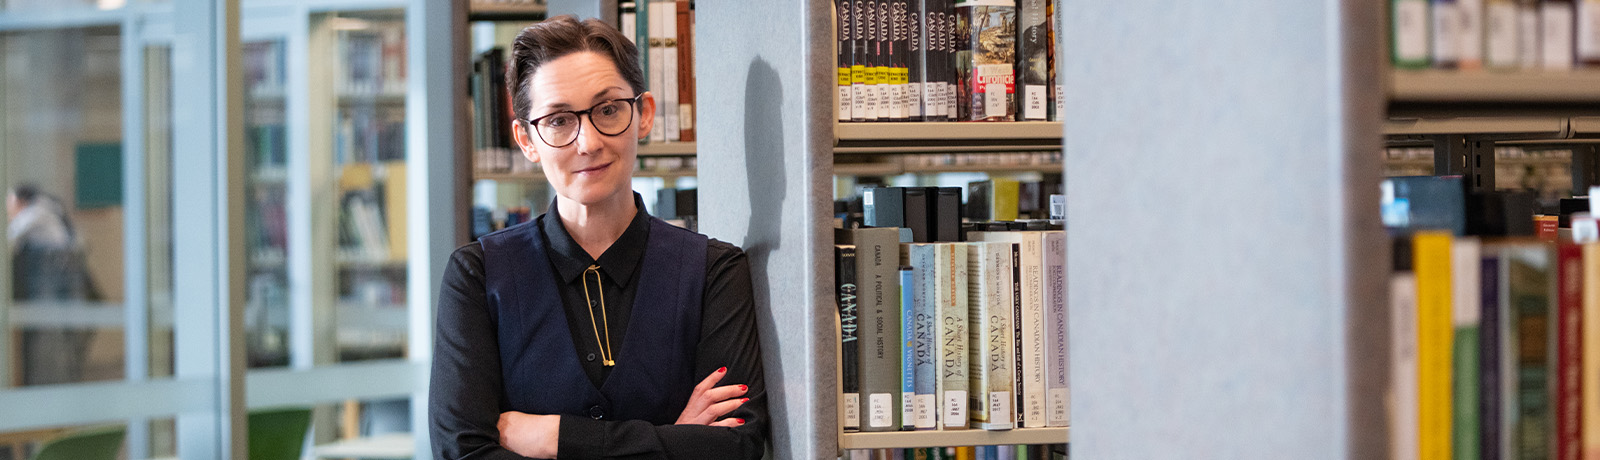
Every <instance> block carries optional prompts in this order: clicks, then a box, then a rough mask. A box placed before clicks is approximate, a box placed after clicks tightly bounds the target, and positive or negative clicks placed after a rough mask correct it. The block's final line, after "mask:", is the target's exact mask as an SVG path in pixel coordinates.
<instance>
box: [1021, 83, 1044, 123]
mask: <svg viewBox="0 0 1600 460" xmlns="http://www.w3.org/2000/svg"><path fill="white" fill-rule="evenodd" d="M1048 91H1049V89H1047V88H1045V87H1044V86H1042V85H1028V86H1024V87H1022V93H1023V94H1022V96H1023V97H1024V98H1025V100H1026V101H1028V103H1027V105H1025V106H1023V109H1024V110H1023V112H1022V117H1023V118H1025V119H1029V120H1043V119H1044V118H1045V117H1046V116H1049V114H1050V109H1049V108H1048V105H1049V104H1050V98H1048V97H1046V96H1047V95H1049V93H1048Z"/></svg>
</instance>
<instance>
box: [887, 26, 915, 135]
mask: <svg viewBox="0 0 1600 460" xmlns="http://www.w3.org/2000/svg"><path fill="white" fill-rule="evenodd" d="M907 11H908V10H907V6H906V0H890V1H889V94H890V100H892V101H893V102H892V103H891V104H890V106H889V118H890V119H891V120H893V121H908V120H910V115H911V112H910V109H911V107H910V106H911V103H910V101H911V97H910V93H909V92H908V91H907V90H908V88H909V85H908V82H907V78H908V77H907V74H908V72H907V71H908V69H907V68H906V65H907V61H906V50H907V47H908V44H907V43H906V42H907V41H908V40H909V39H910V35H909V33H908V32H909V31H910V29H908V28H907V25H908V24H907V22H908V20H909V19H908V18H907V16H906V14H907Z"/></svg>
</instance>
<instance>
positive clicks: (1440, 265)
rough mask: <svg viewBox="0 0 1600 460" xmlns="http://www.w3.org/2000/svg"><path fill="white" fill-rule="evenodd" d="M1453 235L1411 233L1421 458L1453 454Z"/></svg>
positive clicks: (1430, 232)
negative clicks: (1451, 361) (1451, 284)
mask: <svg viewBox="0 0 1600 460" xmlns="http://www.w3.org/2000/svg"><path fill="white" fill-rule="evenodd" d="M1450 248H1451V237H1450V234H1449V233H1446V232H1440V231H1420V232H1417V233H1416V234H1415V235H1413V237H1412V254H1413V256H1414V257H1415V258H1416V261H1415V262H1414V263H1413V265H1412V270H1413V272H1414V273H1416V276H1417V317H1416V318H1417V319H1416V321H1417V395H1418V397H1417V426H1418V428H1417V436H1418V438H1417V439H1418V448H1419V449H1420V452H1421V455H1422V458H1449V455H1450V423H1451V415H1450V399H1451V398H1450V396H1451V389H1450V368H1451V367H1450V353H1451V349H1452V346H1453V345H1452V342H1451V332H1452V329H1451V324H1450V322H1451V319H1450V317H1451V314H1450V312H1451V308H1452V306H1451V305H1452V304H1451V299H1450V295H1451V286H1450V281H1451V260H1450V255H1451V254H1450Z"/></svg>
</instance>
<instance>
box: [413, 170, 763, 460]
mask: <svg viewBox="0 0 1600 460" xmlns="http://www.w3.org/2000/svg"><path fill="white" fill-rule="evenodd" d="M634 204H635V206H637V207H638V210H639V212H638V213H637V214H636V215H635V216H634V218H633V220H632V221H631V222H629V224H628V228H627V229H626V230H624V231H623V233H622V236H621V237H619V238H618V239H617V241H616V242H614V243H612V245H611V247H609V248H607V249H606V251H605V252H604V253H601V254H600V257H599V259H598V260H596V259H594V258H592V257H590V256H589V254H588V253H587V252H586V251H584V250H583V248H582V247H581V246H578V244H577V243H576V242H575V241H574V240H573V239H572V237H571V235H570V234H568V233H567V230H566V227H565V226H564V225H562V224H561V219H560V215H559V212H558V211H557V210H556V207H555V206H554V205H552V206H550V212H549V213H548V214H545V215H541V216H539V218H538V220H537V221H535V222H534V223H533V225H541V226H543V229H544V233H545V235H546V239H547V241H546V243H547V248H548V252H547V255H548V256H549V258H550V262H551V264H552V265H553V266H554V268H555V272H556V275H557V276H558V277H559V278H560V280H559V284H560V286H559V287H558V290H559V291H560V294H561V298H562V303H563V305H564V306H565V308H566V317H567V326H568V327H569V329H570V330H571V333H572V334H571V335H572V341H573V346H574V348H575V349H576V350H577V352H578V362H579V363H580V364H582V366H583V369H584V372H585V373H587V374H588V376H589V379H590V380H591V381H592V382H594V383H595V385H596V386H599V385H600V384H601V383H603V382H604V381H605V379H606V377H607V376H608V375H609V374H610V369H608V368H605V366H602V365H601V358H600V346H599V345H598V344H600V343H604V341H605V337H604V334H605V333H606V330H609V331H610V334H611V346H612V347H613V350H614V351H615V352H616V353H617V354H616V355H615V356H614V357H615V359H616V360H617V361H618V362H623V361H626V360H627V359H628V356H626V355H622V354H620V352H621V349H622V338H623V337H626V333H627V329H628V327H630V326H631V325H630V324H628V318H629V316H630V314H631V313H632V311H633V299H634V297H635V295H636V294H637V286H638V275H639V271H640V270H639V269H640V266H639V265H640V263H641V262H642V261H643V259H644V250H645V246H646V244H647V243H648V241H649V238H650V225H649V215H648V214H647V213H646V210H645V208H644V203H643V200H642V199H641V198H640V197H639V195H638V194H634ZM590 265H599V267H600V268H599V271H600V275H601V277H600V278H601V280H602V281H601V282H600V284H601V286H600V287H599V288H598V290H603V291H604V295H605V314H604V317H603V318H600V317H599V316H598V315H600V312H601V308H600V306H599V305H598V304H599V298H598V295H597V294H598V292H597V288H596V287H595V284H594V283H595V277H594V275H592V274H591V275H589V276H588V277H587V278H588V280H587V283H588V284H589V299H590V300H592V301H593V302H594V303H595V304H596V305H595V306H594V308H593V311H594V313H595V314H596V315H597V317H596V318H595V323H593V324H591V323H590V322H589V319H590V316H589V315H590V314H589V312H590V306H589V304H588V303H587V302H586V301H585V298H584V292H583V289H584V287H583V283H584V282H585V280H584V276H583V273H584V270H585V269H586V268H588V267H589V266H590ZM701 308H702V310H701V315H700V317H701V327H700V343H699V345H698V347H697V349H696V354H695V363H694V373H695V374H694V375H695V376H696V377H697V379H703V378H705V376H708V375H710V374H711V372H712V371H715V370H717V368H719V367H724V366H726V367H727V368H728V374H727V376H725V377H724V378H723V379H722V381H721V382H719V383H718V386H726V385H737V384H745V385H748V386H749V392H748V393H746V397H748V398H750V401H749V402H747V403H745V404H744V406H742V407H740V408H739V409H736V410H734V411H733V412H732V413H729V414H728V415H727V417H731V418H742V419H744V420H745V421H746V423H745V425H744V426H741V427H738V428H733V429H728V428H720V427H707V426H676V425H668V426H653V425H650V424H649V423H648V422H644V421H606V420H593V419H590V418H587V417H577V416H566V415H564V416H562V417H561V433H560V440H559V446H558V452H559V458H561V459H588V458H638V459H665V458H679V459H682V458H718V459H723V458H727V459H740V458H748V459H757V458H760V457H761V455H762V453H763V450H764V448H765V440H766V434H765V433H766V429H767V428H766V426H767V424H768V418H767V410H766V391H765V388H766V387H765V384H764V382H763V378H762V369H761V357H760V348H759V343H758V341H757V338H756V324H755V311H754V309H755V305H754V298H753V297H752V295H751V288H750V265H749V259H747V258H746V256H745V254H744V252H743V251H741V250H739V248H738V247H736V246H733V245H731V244H728V243H725V242H722V241H717V240H714V239H713V240H711V241H710V243H709V244H708V246H707V247H706V282H705V293H704V295H703V300H702V307H701ZM607 325H608V326H609V328H607V329H601V328H602V327H605V326H607ZM436 327H437V334H435V342H434V358H433V359H434V365H433V378H432V381H431V383H430V387H431V388H430V390H429V391H430V395H429V403H428V408H429V411H430V414H429V419H430V427H429V431H430V434H431V436H432V439H433V444H434V455H435V456H436V457H438V458H451V459H454V458H509V459H515V458H521V457H519V456H517V455H516V454H513V453H511V452H510V451H507V450H505V449H503V448H501V447H500V445H499V442H498V441H499V430H498V428H497V425H496V423H497V421H498V420H499V416H500V404H501V401H502V400H503V399H504V397H505V396H504V395H505V393H506V392H508V391H519V389H515V388H504V385H503V384H502V379H501V375H500V361H499V360H500V355H499V353H498V352H496V350H498V349H499V345H498V343H497V342H496V338H495V337H496V336H495V329H494V325H493V323H492V322H491V321H490V319H489V314H488V301H487V299H486V294H485V291H484V275H483V247H482V246H481V245H479V244H478V243H470V244H467V245H465V246H462V247H460V248H458V249H456V251H455V253H454V254H452V255H451V256H450V264H449V266H448V267H446V269H445V273H444V279H443V283H442V285H441V288H440V292H439V312H438V322H437V324H436ZM640 327H645V326H640ZM597 332H598V333H599V341H598V342H597V341H596V340H595V339H596V336H597V334H596V333H597ZM697 381H698V380H697Z"/></svg>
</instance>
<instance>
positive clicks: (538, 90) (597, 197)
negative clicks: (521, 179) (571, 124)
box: [512, 51, 655, 206]
mask: <svg viewBox="0 0 1600 460" xmlns="http://www.w3.org/2000/svg"><path fill="white" fill-rule="evenodd" d="M528 85H529V91H528V93H529V94H530V98H531V100H530V101H529V102H530V104H529V105H528V106H529V107H530V109H529V113H527V114H524V115H526V116H527V119H537V118H539V117H542V116H545V115H549V114H551V113H555V112H560V111H564V110H570V111H580V110H588V109H589V108H590V107H594V106H595V105H596V104H599V103H601V102H605V101H610V100H614V99H626V98H632V97H634V96H636V94H634V92H633V90H632V89H630V87H629V86H628V82H627V80H624V79H623V78H622V74H621V73H619V72H617V66H616V65H615V64H613V63H612V62H611V60H610V59H609V58H606V57H605V56H602V55H600V54H599V53H594V52H589V51H580V52H577V53H573V54H568V55H566V56H562V57H560V58H556V59H553V60H550V61H548V62H545V64H544V65H543V66H540V67H539V68H538V69H536V70H534V73H533V77H532V78H530V79H529V82H528ZM654 114H655V100H654V99H653V98H652V97H651V96H650V95H649V94H648V93H646V95H645V96H644V97H643V98H640V100H639V103H638V104H637V105H636V107H635V108H634V113H633V122H632V123H631V124H630V125H629V126H628V128H627V130H625V131H623V132H622V133H621V134H618V135H615V136H607V135H605V134H601V133H600V132H599V131H596V130H595V128H594V124H593V123H592V122H591V121H590V119H589V117H588V116H587V115H584V116H580V117H578V118H579V120H578V122H579V124H580V126H579V127H578V137H577V140H575V141H573V142H572V143H571V144H568V145H566V146H563V147H551V146H550V144H547V143H545V141H544V140H542V139H540V137H539V135H538V134H537V133H534V132H530V131H529V129H527V127H528V125H527V124H525V123H524V124H518V123H516V122H513V124H514V125H515V126H513V127H512V131H513V132H515V133H516V140H517V144H518V145H519V146H520V147H521V148H522V154H523V155H524V156H526V157H527V158H528V160H529V161H534V162H538V163H539V165H540V167H541V168H543V169H544V175H545V179H546V180H548V181H550V185H551V186H552V187H554V188H555V190H556V194H558V195H561V196H562V197H565V198H567V199H569V200H573V201H576V202H578V203H579V204H582V205H586V206H587V205H595V204H600V203H605V202H607V201H609V200H622V199H624V198H625V199H626V200H627V201H628V202H630V203H631V202H632V200H633V198H632V190H633V186H632V181H631V179H632V177H633V169H634V166H635V165H636V164H637V159H636V158H637V156H636V152H635V150H636V149H637V148H638V145H639V144H638V142H639V140H640V139H643V138H644V137H645V136H648V135H649V134H650V125H651V123H653V122H654V120H653V116H654ZM552 141H555V142H556V143H558V144H559V143H560V141H558V140H554V139H552ZM619 194H621V195H622V196H623V197H624V198H618V195H619Z"/></svg>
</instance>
